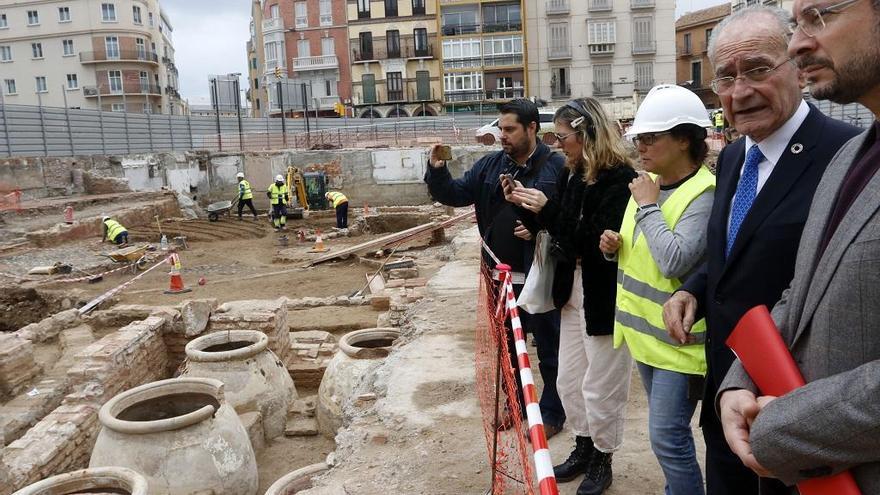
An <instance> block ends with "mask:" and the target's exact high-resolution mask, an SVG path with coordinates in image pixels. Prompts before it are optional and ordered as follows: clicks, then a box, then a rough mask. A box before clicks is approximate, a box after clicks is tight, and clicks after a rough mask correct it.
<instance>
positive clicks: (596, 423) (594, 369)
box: [505, 98, 637, 495]
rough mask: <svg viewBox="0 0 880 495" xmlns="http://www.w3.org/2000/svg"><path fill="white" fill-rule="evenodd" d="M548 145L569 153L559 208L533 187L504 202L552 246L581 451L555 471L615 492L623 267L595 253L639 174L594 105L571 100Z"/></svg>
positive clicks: (628, 362) (625, 373)
mask: <svg viewBox="0 0 880 495" xmlns="http://www.w3.org/2000/svg"><path fill="white" fill-rule="evenodd" d="M554 123H555V125H556V132H554V133H553V134H552V138H554V140H555V141H556V144H557V146H558V148H559V149H560V150H561V151H562V153H563V154H564V155H565V165H566V169H565V170H563V172H562V173H561V174H560V177H559V180H558V182H557V195H556V197H557V198H558V199H557V200H549V201H548V199H547V197H546V196H545V195H544V194H543V193H542V192H541V191H539V190H537V189H528V188H523V187H519V186H518V185H517V186H515V187H508V188H506V189H505V193H506V197H507V199H508V201H511V202H512V203H514V204H517V205H520V206H522V208H525V209H526V210H529V211H531V212H533V213H534V214H535V215H536V217H537V220H538V223H539V224H540V225H541V226H543V227H544V228H546V229H547V230H548V232H549V233H550V234H551V236H552V238H553V244H552V245H553V248H552V249H551V252H552V254H553V256H554V257H556V258H557V265H556V271H555V274H554V279H553V300H554V303H555V305H556V307H557V308H560V309H561V310H562V315H561V317H562V321H561V324H560V335H559V375H558V377H557V380H556V387H557V390H558V392H559V396H560V398H561V399H562V406H563V408H564V409H565V415H566V418H567V422H568V424H569V425H570V426H571V429H572V431H573V432H574V434H575V447H574V450H573V451H572V452H571V455H569V457H568V459H567V460H566V461H565V462H563V463H562V464H560V465H558V466H554V468H553V471H554V474H555V475H556V479H557V480H558V481H561V482H564V481H570V480H573V479H575V478H576V477H578V476H579V475H581V474H585V475H586V476H585V477H584V479H583V481H582V482H581V484H580V486H579V487H578V490H577V493H578V495H598V494H601V493H603V492H604V491H605V489H606V488H607V487H608V486H609V485H610V484H611V479H612V475H611V457H612V454H613V452H614V451H616V450H617V449H618V448H620V445H621V444H622V443H623V429H624V416H625V412H626V400H627V396H628V395H629V383H630V374H631V371H632V359H631V358H630V356H629V353H628V352H627V351H626V349H625V348H623V349H614V348H613V345H612V337H611V334H612V331H613V329H614V300H615V292H616V288H617V283H616V277H617V263H616V262H613V261H608V260H606V259H605V258H604V257H603V255H602V252H601V251H599V237H600V235H601V234H602V232H603V231H605V230H609V229H610V230H617V229H619V228H620V224H621V221H622V220H623V212H624V210H625V209H626V203H627V201H629V197H630V191H629V187H628V185H629V183H630V182H631V181H632V180H633V179H634V178H635V177H636V176H637V174H636V172H635V170H634V169H633V168H632V166H631V165H630V160H629V158H628V157H627V151H626V148H625V147H624V145H623V142H622V139H621V137H620V133H619V132H618V130H617V126H616V124H615V123H614V122H613V121H611V120H610V119H609V118H608V116H607V115H606V114H605V111H604V110H603V109H602V105H601V104H600V103H599V102H598V101H596V100H594V99H592V98H581V99H577V100H573V101H570V102H568V103H567V104H566V105H565V106H564V107H562V108H560V109H559V110H557V111H556V114H555V116H554Z"/></svg>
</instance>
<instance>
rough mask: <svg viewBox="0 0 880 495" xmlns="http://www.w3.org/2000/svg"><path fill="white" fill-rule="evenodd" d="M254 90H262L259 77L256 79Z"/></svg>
mask: <svg viewBox="0 0 880 495" xmlns="http://www.w3.org/2000/svg"><path fill="white" fill-rule="evenodd" d="M254 89H260V79H259V78H257V77H255V78H254Z"/></svg>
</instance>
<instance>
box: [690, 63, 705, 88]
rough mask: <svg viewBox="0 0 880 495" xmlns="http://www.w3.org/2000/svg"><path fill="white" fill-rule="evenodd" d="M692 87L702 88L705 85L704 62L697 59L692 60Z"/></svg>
mask: <svg viewBox="0 0 880 495" xmlns="http://www.w3.org/2000/svg"><path fill="white" fill-rule="evenodd" d="M691 81H693V82H692V83H691V87H693V88H700V87H702V86H703V62H702V61H700V60H697V61H695V62H691Z"/></svg>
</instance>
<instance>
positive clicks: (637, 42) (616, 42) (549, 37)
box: [526, 0, 676, 119]
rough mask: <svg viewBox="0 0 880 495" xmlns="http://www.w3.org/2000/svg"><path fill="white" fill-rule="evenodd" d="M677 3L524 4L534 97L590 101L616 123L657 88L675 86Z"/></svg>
mask: <svg viewBox="0 0 880 495" xmlns="http://www.w3.org/2000/svg"><path fill="white" fill-rule="evenodd" d="M674 19H675V1H674V0H536V1H534V2H528V3H527V4H526V26H527V27H526V32H527V33H528V39H529V43H528V53H527V55H528V74H529V81H530V84H531V86H530V92H531V94H534V95H535V96H538V97H540V98H542V99H544V100H547V101H549V102H551V104H554V105H555V104H558V103H562V102H564V101H566V100H569V99H571V98H579V97H584V96H591V97H594V98H596V99H598V100H600V101H602V102H603V103H604V104H605V108H606V109H607V110H609V111H610V112H611V114H612V115H613V116H614V117H615V118H618V119H630V118H632V117H633V116H634V113H635V109H636V107H637V105H638V100H639V98H640V97H641V95H644V94H645V93H647V92H648V91H649V90H650V89H651V88H652V87H654V86H655V85H657V84H661V83H675V78H676V76H675V22H674Z"/></svg>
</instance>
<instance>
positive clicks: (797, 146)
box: [789, 143, 804, 155]
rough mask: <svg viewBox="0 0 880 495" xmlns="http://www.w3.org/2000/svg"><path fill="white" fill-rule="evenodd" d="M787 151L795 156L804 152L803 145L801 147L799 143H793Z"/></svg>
mask: <svg viewBox="0 0 880 495" xmlns="http://www.w3.org/2000/svg"><path fill="white" fill-rule="evenodd" d="M789 149H790V150H791V152H792V153H794V154H795V155H797V154H798V153H800V152H801V151H804V145H802V144H801V143H794V144H793V145H791V148H789Z"/></svg>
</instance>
